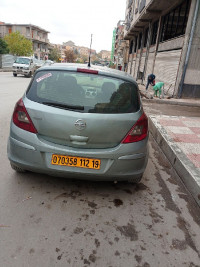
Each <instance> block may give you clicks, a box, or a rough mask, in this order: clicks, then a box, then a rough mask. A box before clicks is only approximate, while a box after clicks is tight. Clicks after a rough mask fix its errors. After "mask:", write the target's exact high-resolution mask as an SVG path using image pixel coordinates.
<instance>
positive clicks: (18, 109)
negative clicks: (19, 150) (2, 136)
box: [13, 99, 37, 133]
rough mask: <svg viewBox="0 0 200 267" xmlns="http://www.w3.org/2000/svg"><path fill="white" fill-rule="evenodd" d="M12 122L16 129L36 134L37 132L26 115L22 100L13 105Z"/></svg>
mask: <svg viewBox="0 0 200 267" xmlns="http://www.w3.org/2000/svg"><path fill="white" fill-rule="evenodd" d="M13 122H14V124H15V125H16V126H17V127H19V128H21V129H23V130H25V131H28V132H31V133H37V130H36V129H35V126H34V125H33V122H32V120H31V118H30V116H29V115H28V112H27V110H26V108H25V106H24V103H23V100H22V99H20V100H19V101H18V102H17V103H16V105H15V109H14V112H13Z"/></svg>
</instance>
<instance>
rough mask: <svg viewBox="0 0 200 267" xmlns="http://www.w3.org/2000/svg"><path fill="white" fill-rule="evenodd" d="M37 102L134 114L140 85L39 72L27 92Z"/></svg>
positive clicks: (87, 74)
mask: <svg viewBox="0 0 200 267" xmlns="http://www.w3.org/2000/svg"><path fill="white" fill-rule="evenodd" d="M27 97H28V98H29V99H30V100H33V101H35V102H38V103H43V104H45V105H50V106H55V107H59V108H64V109H70V110H75V111H79V112H87V113H131V112H136V111H138V110H139V108H140V103H139V95H138V90H137V86H136V85H135V84H134V83H131V82H127V81H124V80H121V79H115V78H112V77H107V76H102V75H96V74H90V73H81V72H69V71H57V70H51V71H49V70H48V71H40V72H38V73H37V74H36V75H35V77H34V80H33V81H32V83H31V85H30V87H29V88H28V91H27Z"/></svg>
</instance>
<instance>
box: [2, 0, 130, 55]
mask: <svg viewBox="0 0 200 267" xmlns="http://www.w3.org/2000/svg"><path fill="white" fill-rule="evenodd" d="M125 8H126V0H65V1H64V0H57V1H55V0H54V1H51V0H49V1H47V0H34V1H27V0H20V1H19V0H0V21H2V22H5V23H12V24H33V25H36V26H39V27H41V28H43V29H44V30H46V31H49V32H50V33H49V34H48V38H49V41H50V43H53V44H62V43H63V42H67V41H69V40H70V41H73V42H74V43H75V45H77V46H85V47H90V41H91V34H92V49H95V50H96V51H97V52H100V50H108V51H110V50H111V47H112V34H113V30H114V28H115V27H116V26H117V23H118V21H119V20H124V19H125Z"/></svg>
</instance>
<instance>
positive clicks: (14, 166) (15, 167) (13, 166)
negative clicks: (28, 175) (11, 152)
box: [10, 163, 26, 173]
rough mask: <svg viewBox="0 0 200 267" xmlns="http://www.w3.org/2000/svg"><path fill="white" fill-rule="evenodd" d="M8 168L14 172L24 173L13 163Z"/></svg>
mask: <svg viewBox="0 0 200 267" xmlns="http://www.w3.org/2000/svg"><path fill="white" fill-rule="evenodd" d="M10 166H11V168H12V169H13V170H14V171H16V172H21V173H23V172H26V171H25V170H24V169H22V168H20V167H18V166H16V165H14V164H13V163H10Z"/></svg>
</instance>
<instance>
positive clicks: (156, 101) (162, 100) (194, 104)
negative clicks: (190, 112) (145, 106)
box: [142, 98, 200, 107]
mask: <svg viewBox="0 0 200 267" xmlns="http://www.w3.org/2000/svg"><path fill="white" fill-rule="evenodd" d="M142 102H151V103H157V104H169V105H179V106H188V107H200V103H194V102H193V103H189V102H179V101H178V100H177V101H171V100H164V99H145V98H142Z"/></svg>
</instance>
